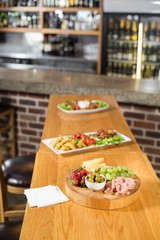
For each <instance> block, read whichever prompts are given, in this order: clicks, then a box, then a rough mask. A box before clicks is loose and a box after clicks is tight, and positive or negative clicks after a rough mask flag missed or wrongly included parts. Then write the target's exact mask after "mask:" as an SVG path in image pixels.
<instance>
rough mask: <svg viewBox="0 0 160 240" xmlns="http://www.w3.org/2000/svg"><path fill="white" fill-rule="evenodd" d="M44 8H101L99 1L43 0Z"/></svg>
mask: <svg viewBox="0 0 160 240" xmlns="http://www.w3.org/2000/svg"><path fill="white" fill-rule="evenodd" d="M43 6H44V7H61V8H65V7H66V8H68V7H70V8H72V7H75V8H78V7H79V8H99V1H97V0H43Z"/></svg>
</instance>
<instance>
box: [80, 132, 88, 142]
mask: <svg viewBox="0 0 160 240" xmlns="http://www.w3.org/2000/svg"><path fill="white" fill-rule="evenodd" d="M81 139H82V141H83V142H86V140H87V136H86V135H85V134H83V133H82V134H81Z"/></svg>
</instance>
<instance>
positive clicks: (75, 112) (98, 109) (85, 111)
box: [57, 100, 109, 114]
mask: <svg viewBox="0 0 160 240" xmlns="http://www.w3.org/2000/svg"><path fill="white" fill-rule="evenodd" d="M96 101H101V100H91V102H96ZM101 102H103V101H101ZM104 103H105V102H104ZM106 104H108V103H106ZM57 108H58V109H59V110H61V111H62V112H65V113H68V114H85V113H96V112H102V111H105V110H106V109H108V108H109V105H107V106H106V107H100V108H94V109H82V110H65V109H63V108H61V107H60V104H58V105H57Z"/></svg>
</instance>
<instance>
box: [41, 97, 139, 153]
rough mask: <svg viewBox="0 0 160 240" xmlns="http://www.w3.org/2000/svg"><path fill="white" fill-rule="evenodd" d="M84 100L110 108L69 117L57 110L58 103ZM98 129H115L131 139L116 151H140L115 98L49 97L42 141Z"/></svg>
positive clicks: (111, 148)
mask: <svg viewBox="0 0 160 240" xmlns="http://www.w3.org/2000/svg"><path fill="white" fill-rule="evenodd" d="M86 98H87V99H89V100H93V99H99V100H102V101H105V102H107V103H108V104H109V105H110V107H109V109H107V110H106V111H103V112H99V113H93V114H84V115H83V114H78V115H70V114H66V113H64V112H61V111H60V110H59V109H57V104H58V103H61V102H64V101H66V100H72V99H74V100H79V99H83V100H84V99H86ZM99 129H115V130H117V131H118V132H120V133H123V134H124V135H126V136H128V137H130V138H131V139H132V142H129V143H125V144H122V145H121V146H118V147H117V148H118V151H119V150H122V151H140V148H139V146H138V145H137V143H136V141H135V138H134V136H133V134H132V132H131V130H130V129H129V127H128V124H127V122H126V120H125V118H124V117H123V115H122V113H121V111H120V109H119V106H118V104H117V102H116V100H115V97H113V96H98V95H90V96H86V95H80V96H78V95H55V96H54V95H52V96H51V97H50V103H49V107H48V113H47V117H46V121H45V126H44V131H43V135H42V139H47V138H52V137H58V136H59V134H61V135H62V136H66V135H68V134H74V133H78V132H81V133H82V132H93V131H97V130H99ZM117 148H115V147H110V148H109V149H110V151H117ZM40 149H41V150H42V149H43V150H45V151H50V152H51V150H49V149H48V148H46V147H45V146H44V144H41V146H40ZM99 151H100V152H101V151H102V149H99V150H96V153H97V152H99ZM105 151H106V149H105ZM80 154H81V153H80Z"/></svg>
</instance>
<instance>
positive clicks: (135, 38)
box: [131, 21, 138, 41]
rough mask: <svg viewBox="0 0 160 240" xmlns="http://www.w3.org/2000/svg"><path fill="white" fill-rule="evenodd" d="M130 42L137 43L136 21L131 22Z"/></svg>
mask: <svg viewBox="0 0 160 240" xmlns="http://www.w3.org/2000/svg"><path fill="white" fill-rule="evenodd" d="M131 40H132V41H137V40H138V26H137V22H136V21H133V22H132V29H131Z"/></svg>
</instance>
